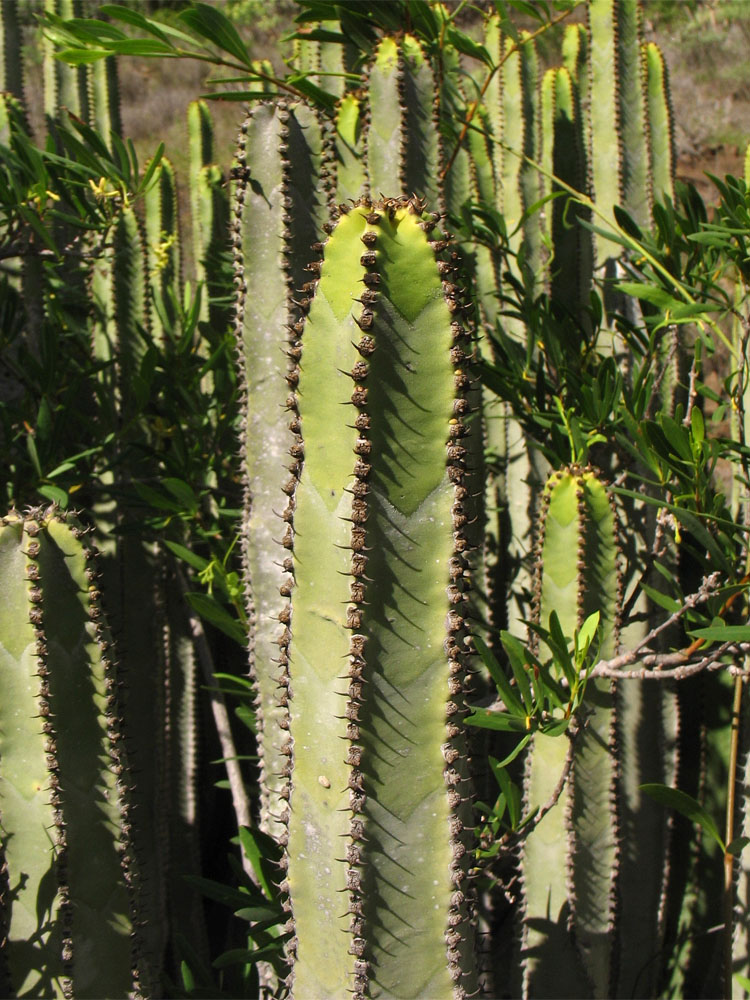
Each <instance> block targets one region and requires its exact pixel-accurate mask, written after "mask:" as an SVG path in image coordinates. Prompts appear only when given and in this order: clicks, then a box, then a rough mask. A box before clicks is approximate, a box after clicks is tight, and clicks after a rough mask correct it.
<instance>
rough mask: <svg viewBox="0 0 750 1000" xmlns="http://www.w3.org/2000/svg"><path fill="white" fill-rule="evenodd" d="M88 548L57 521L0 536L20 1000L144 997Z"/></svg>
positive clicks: (12, 907)
mask: <svg viewBox="0 0 750 1000" xmlns="http://www.w3.org/2000/svg"><path fill="white" fill-rule="evenodd" d="M82 535H83V532H82V531H81V530H80V528H79V527H77V526H76V525H75V523H73V522H66V521H64V520H63V519H62V518H60V517H59V516H58V515H57V514H56V513H55V512H54V511H52V510H48V511H42V510H34V511H31V512H30V513H28V514H26V515H25V516H23V517H22V516H21V515H19V514H16V513H15V512H12V513H11V514H9V515H8V516H7V517H6V518H4V519H3V520H2V522H0V561H1V562H2V571H1V572H0V579H2V596H3V600H2V610H1V611H0V663H1V669H2V675H3V676H2V681H3V692H4V695H3V698H2V703H1V704H0V712H2V713H3V718H2V722H1V724H0V755H1V758H2V763H1V764H0V774H1V775H2V781H1V782H0V815H1V821H2V833H3V838H2V854H3V863H4V865H6V866H7V875H6V878H7V886H9V887H11V888H12V889H13V898H12V901H11V900H10V899H8V897H7V896H5V898H4V902H5V907H6V909H5V910H4V913H3V915H2V918H1V919H2V923H3V925H4V931H5V933H6V934H7V940H6V941H5V942H4V947H3V951H4V953H5V961H6V963H7V969H8V972H9V976H10V985H11V990H12V995H14V996H15V995H18V996H58V997H61V996H63V995H65V996H69V995H74V996H76V997H101V996H107V997H110V996H111V997H126V996H132V995H133V994H134V992H135V993H139V992H140V986H139V982H138V975H137V972H134V963H136V964H137V958H136V956H134V953H133V945H132V942H131V935H132V934H133V930H134V923H133V919H132V913H131V907H132V904H133V897H132V887H131V885H130V884H131V881H132V877H133V870H132V862H133V859H132V854H131V853H130V846H129V842H128V838H127V837H126V833H125V831H126V830H128V829H129V825H128V811H127V807H126V804H125V799H124V794H125V789H126V788H127V786H128V777H127V774H126V771H125V767H126V761H125V756H124V752H123V748H122V742H121V740H120V738H119V732H118V720H117V706H116V704H115V700H114V699H115V692H116V689H117V685H116V681H115V677H114V674H113V669H112V664H111V661H110V659H109V657H110V655H111V653H109V652H108V650H109V649H110V646H111V640H110V638H109V635H108V633H107V632H106V630H105V628H104V626H103V623H102V619H101V609H100V607H99V604H98V594H97V592H96V590H95V584H94V582H93V581H94V580H95V579H96V572H95V571H94V569H93V566H92V564H91V561H90V556H91V551H90V550H89V549H88V548H86V547H85V544H84V542H83V541H82ZM6 888H7V887H6ZM144 985H145V984H144Z"/></svg>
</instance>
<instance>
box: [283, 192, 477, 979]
mask: <svg viewBox="0 0 750 1000" xmlns="http://www.w3.org/2000/svg"><path fill="white" fill-rule="evenodd" d="M433 225H434V222H433V221H432V219H431V218H430V217H429V216H423V214H422V206H421V205H420V204H418V203H414V202H408V201H405V200H396V201H386V202H375V203H373V204H370V203H365V204H361V205H358V206H355V208H354V209H353V210H352V211H350V212H349V213H348V214H346V215H344V216H342V217H341V218H340V220H339V221H338V223H337V224H336V226H335V228H334V229H333V230H332V233H331V236H330V239H329V240H328V241H327V243H326V246H325V257H324V260H323V262H322V265H321V269H320V281H319V283H318V288H317V291H316V294H315V298H314V300H313V303H312V306H311V308H310V314H309V316H308V319H307V323H306V326H305V331H304V336H303V351H302V357H301V361H300V370H299V387H298V393H297V396H296V407H297V410H298V413H299V427H300V435H301V437H300V447H304V464H303V467H302V470H301V474H300V480H299V485H298V488H297V492H296V495H295V510H294V536H293V537H294V571H295V591H294V596H293V609H292V621H291V629H292V638H291V644H290V647H289V671H290V683H291V687H292V691H293V698H292V699H291V700H290V703H289V707H290V733H291V737H292V742H293V749H292V760H293V769H292V789H291V802H290V806H291V810H290V813H289V845H288V875H287V883H288V889H289V893H290V900H291V906H292V913H293V921H294V929H295V942H294V944H293V949H292V950H293V952H294V953H295V954H296V963H295V967H294V975H293V984H292V990H293V993H294V995H295V996H297V997H300V998H302V997H308V996H326V997H331V998H344V997H348V996H350V995H351V994H353V995H354V996H355V997H358V998H362V997H364V996H365V995H367V996H370V997H380V996H383V997H385V996H404V997H405V996H410V997H424V998H427V997H451V996H452V995H453V996H457V997H458V996H464V995H466V994H467V993H468V994H471V993H472V992H473V990H474V989H475V982H474V978H473V971H472V969H473V962H472V949H473V942H472V936H471V930H470V927H469V925H468V920H467V910H466V905H467V900H466V891H467V886H466V874H465V862H466V856H467V848H468V846H469V842H468V839H467V834H466V833H465V832H464V831H465V829H466V828H467V827H468V825H470V819H469V816H468V815H467V813H466V806H465V802H466V798H467V795H468V794H469V793H468V786H467V767H466V759H465V749H464V743H463V736H462V731H461V727H460V723H459V720H460V718H461V711H462V704H463V699H462V693H461V691H462V683H461V679H462V674H463V670H464V667H463V664H462V662H461V649H462V638H463V634H464V632H463V630H464V624H463V618H462V607H463V595H462V593H461V587H462V581H463V570H464V565H465V563H464V559H463V556H462V555H461V552H462V550H463V548H464V547H465V542H463V541H462V527H463V524H464V521H465V518H466V514H465V511H464V507H463V503H464V501H466V500H468V498H467V497H466V490H465V488H464V487H463V485H462V478H463V469H462V466H463V456H464V454H465V449H464V447H463V446H462V445H461V444H460V437H461V435H462V433H463V430H464V428H463V427H462V423H461V413H462V412H463V411H464V409H465V405H464V403H463V402H462V401H461V398H460V395H459V396H458V398H457V387H458V391H459V393H460V390H461V389H463V388H465V387H466V386H467V383H468V379H467V376H466V374H465V367H464V366H465V362H464V360H462V359H463V352H462V350H461V341H462V339H463V336H464V334H463V332H462V330H461V328H460V326H459V325H458V324H457V323H455V322H452V313H453V312H455V310H456V309H457V306H458V302H457V300H456V298H455V295H456V291H455V288H454V287H453V286H452V287H451V288H450V290H449V291H448V293H447V294H448V296H449V297H448V298H443V294H442V291H443V289H442V288H441V283H442V282H441V275H440V273H439V272H438V268H437V264H436V261H435V252H434V250H433V248H432V247H431V246H430V243H429V241H428V237H427V232H429V230H430V229H431V228H432V226H433ZM358 302H360V303H362V306H363V307H360V306H358V305H357V303H358ZM358 327H359V329H358ZM446 441H448V447H447V462H446ZM347 742H348V743H349V746H348V749H347ZM347 898H348V902H347ZM347 911H348V912H347ZM446 946H447V947H446Z"/></svg>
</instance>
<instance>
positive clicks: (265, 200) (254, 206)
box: [233, 104, 326, 836]
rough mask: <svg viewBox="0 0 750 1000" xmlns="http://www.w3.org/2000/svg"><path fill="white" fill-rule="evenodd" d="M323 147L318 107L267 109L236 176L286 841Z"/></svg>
mask: <svg viewBox="0 0 750 1000" xmlns="http://www.w3.org/2000/svg"><path fill="white" fill-rule="evenodd" d="M321 148H322V140H321V135H320V127H319V125H318V123H317V119H316V118H315V116H314V115H313V113H312V111H310V109H308V108H307V107H305V106H303V105H297V104H294V105H285V104H281V105H271V104H263V105H258V106H257V107H256V108H255V109H254V111H253V113H252V114H251V115H250V116H249V117H248V118H247V120H246V121H245V123H244V125H243V127H242V137H241V144H240V148H239V150H238V154H237V167H236V170H235V173H236V175H237V189H236V204H235V212H234V218H235V221H234V223H233V226H234V229H233V242H234V248H235V274H236V279H235V281H236V287H237V305H236V317H235V329H236V334H237V338H238V346H239V348H240V357H241V360H242V368H241V375H242V378H243V380H244V388H245V420H244V434H243V464H244V470H245V473H244V476H245V511H246V512H245V519H244V531H243V553H244V560H245V570H246V573H245V576H246V580H247V586H248V593H247V600H248V616H249V619H250V621H251V630H250V663H251V672H252V673H253V676H254V679H255V683H256V686H257V688H256V690H257V719H258V725H259V728H260V734H259V754H260V767H261V776H262V793H261V815H260V823H261V829H262V830H263V831H264V832H266V833H271V834H272V835H274V836H283V835H284V833H285V826H284V822H283V818H284V813H285V811H286V799H285V797H284V795H285V789H286V785H287V784H288V763H289V757H288V755H289V745H288V744H289V740H288V736H287V734H286V732H285V731H284V726H285V725H286V716H287V710H286V695H285V691H286V687H288V675H287V672H286V652H285V648H286V642H285V641H284V636H285V635H286V631H287V630H286V628H285V626H286V625H287V624H288V621H289V595H290V592H291V577H290V576H289V571H290V569H291V557H289V556H288V558H287V561H286V562H285V560H284V559H282V558H280V557H279V556H278V554H277V553H278V550H279V546H278V542H279V541H283V542H285V543H286V544H291V536H290V534H289V533H290V531H291V528H290V527H289V525H288V523H285V522H288V520H289V517H290V513H291V501H290V499H289V498H290V495H291V494H293V493H294V489H295V485H296V478H295V477H296V475H297V473H298V471H299V462H298V460H299V458H300V457H301V453H300V452H298V450H297V448H296V445H295V437H294V435H293V433H292V431H291V430H290V429H289V426H288V424H289V415H288V414H286V413H285V407H286V401H287V395H288V391H289V387H288V386H287V384H286V382H285V378H286V377H287V375H288V374H289V372H288V366H289V362H288V359H287V357H286V354H287V352H289V353H290V357H296V356H298V351H299V349H298V347H297V346H296V342H297V339H298V337H299V334H300V331H301V322H300V316H301V315H302V313H303V312H304V311H306V310H307V308H308V307H309V300H310V296H311V294H312V287H313V283H312V281H311V279H312V278H313V277H314V275H313V274H312V273H309V272H306V271H305V267H306V266H307V264H308V262H309V260H310V257H311V254H312V251H311V249H310V246H311V243H312V242H313V241H314V240H315V238H316V236H315V233H316V230H319V228H320V220H321V215H322V213H323V212H324V211H325V208H326V206H325V198H324V196H323V194H322V192H321V191H320V184H319V177H320V162H321ZM287 157H288V158H287ZM292 212H294V218H295V219H296V225H295V226H294V227H293V228H292V227H291V225H290V223H291V219H292V215H291V214H290V213H292ZM290 450H291V452H292V454H291V455H290ZM280 639H281V640H282V644H281V646H280V645H279V641H280Z"/></svg>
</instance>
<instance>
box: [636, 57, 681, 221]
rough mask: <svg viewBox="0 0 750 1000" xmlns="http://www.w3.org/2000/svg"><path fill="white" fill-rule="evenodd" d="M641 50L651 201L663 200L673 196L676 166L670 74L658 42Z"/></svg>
mask: <svg viewBox="0 0 750 1000" xmlns="http://www.w3.org/2000/svg"><path fill="white" fill-rule="evenodd" d="M641 52H642V57H643V65H644V75H645V86H646V102H647V104H646V106H647V116H646V117H647V122H648V130H649V147H650V154H651V187H652V190H653V197H654V201H660V202H663V201H664V200H665V199H666V198H671V199H674V173H675V165H676V153H675V146H674V119H673V115H672V100H671V97H670V93H669V73H668V71H667V65H666V63H665V62H664V56H663V55H662V53H661V51H660V49H659V46H658V45H656V44H655V43H654V42H648V43H647V44H646V45H644V46H643V47H642V49H641Z"/></svg>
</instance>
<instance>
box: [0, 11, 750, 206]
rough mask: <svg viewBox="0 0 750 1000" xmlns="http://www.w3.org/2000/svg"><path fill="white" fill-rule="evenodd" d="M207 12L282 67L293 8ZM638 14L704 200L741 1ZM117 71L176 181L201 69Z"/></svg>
mask: <svg viewBox="0 0 750 1000" xmlns="http://www.w3.org/2000/svg"><path fill="white" fill-rule="evenodd" d="M2 2H10V0H2ZM19 4H20V7H21V8H22V10H23V11H24V14H25V20H26V47H27V55H29V56H31V57H32V58H33V57H34V56H36V65H37V66H38V68H39V77H38V79H34V78H33V77H31V78H30V79H29V80H28V81H27V91H28V92H29V98H30V103H32V105H33V103H34V96H35V94H37V95H41V55H40V52H41V44H42V42H41V38H40V34H39V31H38V29H37V28H36V27H35V25H34V21H35V15H36V13H38V12H39V11H40V10H41V9H42V7H43V0H19ZM130 5H132V6H135V7H137V8H139V9H141V10H143V11H144V13H155V12H156V11H157V10H161V11H168V10H169V9H170V7H172V8H177V7H179V6H180V4H179V2H176V3H169V2H167V3H164V2H159V0H130ZM216 5H217V6H220V7H221V8H222V10H223V11H224V13H226V14H227V15H228V16H230V17H231V18H232V19H233V20H234V22H235V24H236V25H237V27H238V29H239V30H240V32H241V34H242V35H243V37H244V38H245V39H246V40H247V42H248V45H249V47H250V49H251V53H252V55H253V57H254V58H270V59H271V60H272V62H273V63H274V65H275V66H276V68H281V66H282V65H283V58H284V57H285V56H288V55H289V54H290V46H289V45H288V44H287V45H284V44H283V43H281V41H280V40H281V38H282V37H283V36H284V35H285V34H286V33H288V32H289V31H290V30H292V28H293V22H294V16H295V14H296V12H297V10H298V8H297V6H296V4H295V3H294V0H216ZM92 6H95V5H94V4H92ZM644 9H645V33H646V37H647V39H648V40H654V41H657V42H658V43H659V45H660V46H661V47H662V50H663V51H664V53H665V56H666V59H667V63H668V65H669V69H670V74H671V84H672V100H673V105H674V111H675V124H676V142H677V151H678V178H679V179H681V180H689V181H692V182H693V183H695V184H696V185H697V186H698V188H699V190H700V192H701V194H702V195H703V197H704V198H705V199H707V200H711V199H712V197H713V194H712V191H713V188H712V185H711V184H710V182H709V181H708V180H707V179H706V177H705V171H708V172H710V173H714V174H717V175H718V176H724V174H726V173H733V174H741V173H742V170H743V161H744V154H745V149H746V146H747V143H748V141H750V59H748V58H747V53H748V49H750V3H748V0H646V2H645V3H644ZM581 15H582V11H581ZM573 16H574V18H575V17H577V16H578V12H576V14H574V15H573ZM559 30H560V31H561V30H562V28H560V29H559ZM558 37H559V35H558ZM557 48H558V46H557V39H556V38H555V37H554V36H553V34H552V33H550V34H549V37H545V38H543V39H541V40H540V55H541V57H542V59H543V60H544V59H545V57H546V58H547V59H549V61H550V62H551V61H553V60H555V56H554V53H555V52H556V51H557ZM119 73H120V84H121V93H122V110H123V126H124V132H125V135H126V136H129V137H130V138H132V139H133V141H134V142H135V144H136V148H137V150H138V153H139V155H142V156H143V157H144V158H145V157H147V156H148V155H149V154H150V153H151V152H152V151H153V150H154V149H155V148H156V146H157V145H158V143H159V142H160V141H164V142H165V144H166V152H167V155H168V156H169V157H170V159H171V160H172V161H173V163H174V165H175V167H176V168H177V171H178V173H179V174H182V173H183V172H184V168H185V167H186V165H187V164H186V156H187V137H186V125H185V112H186V108H187V105H188V103H189V102H190V101H191V100H194V99H195V98H196V97H197V96H198V95H200V94H204V93H207V92H210V90H211V86H210V84H209V83H208V82H207V81H208V80H210V77H211V73H210V72H207V70H206V66H205V64H201V63H197V62H191V61H187V60H165V59H153V60H149V59H134V58H123V59H120V61H119ZM212 112H213V114H214V118H215V124H216V138H217V144H216V148H217V154H218V156H217V158H218V159H219V160H220V161H222V162H224V163H227V164H228V163H229V162H230V160H231V156H232V150H233V147H234V139H235V135H236V132H237V128H238V125H239V121H240V119H241V116H242V110H241V105H238V104H236V103H224V104H222V103H218V102H214V103H213V104H212ZM38 124H39V125H40V126H41V111H39V119H38Z"/></svg>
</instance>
